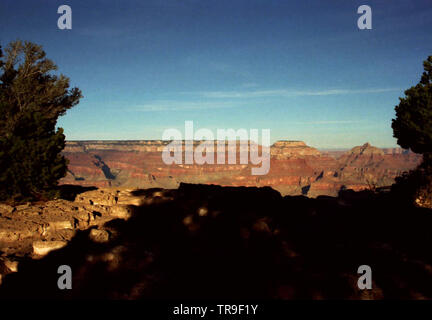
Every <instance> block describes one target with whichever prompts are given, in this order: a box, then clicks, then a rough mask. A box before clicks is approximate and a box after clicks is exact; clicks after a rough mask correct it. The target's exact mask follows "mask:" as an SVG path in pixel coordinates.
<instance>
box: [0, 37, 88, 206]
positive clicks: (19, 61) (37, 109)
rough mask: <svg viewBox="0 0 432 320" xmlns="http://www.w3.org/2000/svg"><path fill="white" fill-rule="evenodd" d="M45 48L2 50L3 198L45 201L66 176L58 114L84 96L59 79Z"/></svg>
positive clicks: (26, 45) (18, 44)
mask: <svg viewBox="0 0 432 320" xmlns="http://www.w3.org/2000/svg"><path fill="white" fill-rule="evenodd" d="M45 56H46V55H45V52H44V51H43V50H42V47H41V46H39V45H36V44H34V43H31V42H22V41H15V42H12V43H10V44H9V45H8V47H7V48H6V49H5V54H4V56H3V55H2V53H1V51H0V199H11V198H13V199H26V198H27V199H28V198H33V199H35V198H46V197H50V196H52V195H53V194H54V191H55V190H56V186H57V182H58V180H59V179H60V178H62V177H64V176H65V174H66V170H67V160H66V159H65V158H64V157H63V156H62V155H61V151H62V149H63V148H64V146H65V136H64V134H63V129H62V128H57V129H56V123H57V119H58V117H59V116H62V115H64V114H65V112H66V110H68V109H70V108H71V107H73V106H75V105H76V104H77V103H78V102H79V99H80V98H81V97H82V95H81V91H80V90H79V89H78V88H72V89H69V79H68V78H67V77H65V76H64V75H60V76H57V75H55V74H53V71H55V70H57V66H56V65H55V64H54V63H53V62H52V61H51V60H49V59H47V58H46V57H45Z"/></svg>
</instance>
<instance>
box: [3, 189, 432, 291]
mask: <svg viewBox="0 0 432 320" xmlns="http://www.w3.org/2000/svg"><path fill="white" fill-rule="evenodd" d="M64 188H65V194H64V195H65V196H66V195H67V197H66V198H67V199H69V200H54V201H49V202H44V203H35V204H28V205H23V206H16V207H13V206H8V205H5V204H3V205H2V206H1V207H0V213H1V215H0V226H1V227H0V237H1V239H0V251H2V256H1V259H0V273H1V274H2V279H1V280H2V284H1V285H0V297H2V298H24V297H36V298H65V299H68V298H119V299H141V298H143V299H145V298H182V299H185V298H276V299H331V298H343V299H381V298H404V299H424V298H427V299H431V298H432V255H431V253H430V246H431V244H432V243H431V242H432V235H431V233H430V225H431V223H432V215H431V213H432V212H431V210H430V209H422V208H415V207H412V206H408V205H405V204H404V203H401V202H399V201H398V199H397V198H395V197H394V196H392V195H391V194H390V193H386V192H376V193H373V192H370V191H362V192H354V191H343V192H341V193H340V194H339V196H338V197H326V196H320V197H317V198H316V199H312V198H307V197H304V196H285V197H283V196H281V195H280V193H279V192H277V191H275V190H273V189H271V188H269V187H263V188H256V187H249V188H247V187H221V186H213V185H193V184H181V185H180V187H179V188H178V189H175V190H174V189H147V190H138V189H137V190H134V189H125V188H105V189H94V188H93V189H91V190H87V189H85V188H82V187H78V188H77V187H72V186H65V187H64ZM364 264H366V265H369V266H371V268H372V271H373V273H372V278H373V289H372V290H364V291H361V290H359V289H358V288H357V280H358V277H359V275H358V274H357V269H358V267H359V266H360V265H364ZM60 265H69V266H71V268H72V270H73V289H72V290H59V289H58V287H57V280H58V277H59V274H58V273H57V269H58V267H59V266H60Z"/></svg>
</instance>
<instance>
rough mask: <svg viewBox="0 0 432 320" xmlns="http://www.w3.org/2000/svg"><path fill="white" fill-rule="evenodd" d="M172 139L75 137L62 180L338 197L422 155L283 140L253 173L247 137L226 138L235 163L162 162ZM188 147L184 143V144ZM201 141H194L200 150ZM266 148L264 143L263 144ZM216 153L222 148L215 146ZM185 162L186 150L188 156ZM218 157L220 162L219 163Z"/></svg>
mask: <svg viewBox="0 0 432 320" xmlns="http://www.w3.org/2000/svg"><path fill="white" fill-rule="evenodd" d="M168 143H169V141H162V140H139V141H138V140H137V141H70V142H67V144H66V148H65V149H64V152H63V153H64V155H65V156H66V157H67V158H68V159H69V167H68V168H69V170H68V174H67V176H66V177H65V178H63V179H62V180H61V183H62V184H76V185H82V186H97V187H109V186H115V187H134V188H152V187H161V188H177V187H178V186H179V184H180V183H181V182H187V183H203V184H219V185H223V186H271V187H272V188H274V189H276V190H278V191H279V192H281V193H282V194H283V195H300V194H303V195H307V196H309V197H316V196H319V195H333V196H334V195H337V193H338V192H339V191H340V190H341V189H354V190H363V189H370V188H376V187H382V186H388V185H391V184H392V183H393V182H394V178H395V177H396V176H397V175H399V174H400V173H402V172H404V171H407V170H410V169H413V168H415V167H416V166H417V165H418V164H419V163H420V161H421V156H420V155H418V154H415V153H412V152H410V151H407V150H403V149H399V148H389V149H380V148H377V147H374V146H371V145H370V144H369V143H365V144H364V145H362V146H357V147H354V148H352V149H351V150H348V151H345V152H342V151H338V152H334V153H332V152H320V151H319V150H317V149H315V148H312V147H310V146H308V145H306V143H304V142H303V141H288V140H283V141H277V142H275V143H274V144H273V145H272V146H271V148H270V155H271V160H270V170H269V172H268V174H266V175H252V173H251V168H252V167H258V166H259V165H253V164H250V163H248V164H241V163H240V160H239V159H240V150H247V151H248V152H249V151H250V149H251V148H250V147H251V146H253V144H249V143H248V142H247V141H241V142H237V143H228V142H225V154H226V159H227V158H228V157H227V153H228V151H233V150H235V152H236V163H235V164H204V165H199V164H185V163H184V161H183V163H182V164H172V165H167V164H165V163H164V162H163V160H162V151H163V150H164V148H165V147H166V145H167V144H168ZM180 143H181V144H182V145H183V146H184V141H183V142H180ZM200 143H201V142H200V141H194V143H193V147H194V148H196V147H197V146H198V145H199V144H200ZM258 149H259V151H260V152H261V147H260V146H258ZM214 151H215V157H216V154H217V153H218V152H222V151H220V150H218V148H217V144H216V143H215V144H214ZM183 160H184V154H183ZM216 162H217V161H216V160H215V163H216Z"/></svg>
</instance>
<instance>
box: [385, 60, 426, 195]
mask: <svg viewBox="0 0 432 320" xmlns="http://www.w3.org/2000/svg"><path fill="white" fill-rule="evenodd" d="M423 68H424V72H423V74H422V76H421V79H420V82H419V83H418V84H417V85H416V86H414V87H411V88H409V89H408V90H406V91H405V95H406V97H405V98H400V103H399V105H397V106H396V107H395V111H396V119H393V121H392V128H393V136H394V137H395V138H397V143H398V144H399V145H400V146H401V147H402V148H406V149H408V148H410V149H411V150H412V151H414V152H416V153H421V154H423V162H422V164H421V165H420V166H419V167H418V168H416V169H415V170H411V171H410V172H406V173H404V174H403V175H402V176H400V177H398V178H397V179H396V184H395V185H394V186H393V188H392V189H393V191H395V192H397V193H399V194H400V195H401V197H402V198H405V199H408V200H409V201H415V200H416V199H422V201H426V202H428V201H429V200H428V199H430V198H431V197H432V56H429V57H428V58H427V60H426V61H424V62H423Z"/></svg>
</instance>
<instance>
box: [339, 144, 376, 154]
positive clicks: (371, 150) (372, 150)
mask: <svg viewBox="0 0 432 320" xmlns="http://www.w3.org/2000/svg"><path fill="white" fill-rule="evenodd" d="M346 155H384V151H383V150H382V149H380V148H377V147H374V146H371V145H370V144H369V142H366V143H365V144H364V145H362V146H357V147H354V148H352V149H351V150H350V151H347V152H346Z"/></svg>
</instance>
